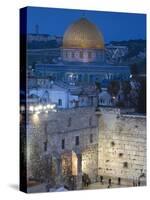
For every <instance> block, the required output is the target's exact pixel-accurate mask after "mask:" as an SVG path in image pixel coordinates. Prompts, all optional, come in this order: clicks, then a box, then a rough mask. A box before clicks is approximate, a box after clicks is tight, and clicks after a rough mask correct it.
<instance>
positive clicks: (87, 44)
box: [63, 18, 104, 49]
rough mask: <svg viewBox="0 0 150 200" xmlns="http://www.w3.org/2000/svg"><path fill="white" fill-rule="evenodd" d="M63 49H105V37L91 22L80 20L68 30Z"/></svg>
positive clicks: (84, 19)
mask: <svg viewBox="0 0 150 200" xmlns="http://www.w3.org/2000/svg"><path fill="white" fill-rule="evenodd" d="M63 48H89V49H90V48H94V49H104V39H103V35H102V33H101V32H100V31H99V30H98V29H97V27H96V26H95V25H94V24H93V23H91V22H90V21H89V20H87V19H86V18H80V19H79V20H77V21H76V22H74V23H73V24H71V25H70V26H69V27H68V29H67V30H66V32H65V34H64V37H63Z"/></svg>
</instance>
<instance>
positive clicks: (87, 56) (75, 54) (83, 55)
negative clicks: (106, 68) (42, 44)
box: [62, 48, 105, 63]
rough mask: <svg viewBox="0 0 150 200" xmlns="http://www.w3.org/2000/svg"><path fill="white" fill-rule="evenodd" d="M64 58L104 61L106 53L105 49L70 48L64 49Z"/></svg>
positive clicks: (65, 59) (79, 60)
mask: <svg viewBox="0 0 150 200" xmlns="http://www.w3.org/2000/svg"><path fill="white" fill-rule="evenodd" d="M62 57H63V60H64V61H66V62H83V63H89V62H104V60H105V54H104V50H103V49H80V48H71V49H70V48H68V49H63V51H62Z"/></svg>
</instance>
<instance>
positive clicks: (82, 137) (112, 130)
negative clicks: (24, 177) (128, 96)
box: [27, 107, 146, 184]
mask: <svg viewBox="0 0 150 200" xmlns="http://www.w3.org/2000/svg"><path fill="white" fill-rule="evenodd" d="M130 112H131V110H129V111H128V110H120V109H116V108H101V110H100V112H95V108H87V107H85V108H76V109H68V110H64V111H63V110H62V111H58V112H56V113H49V114H46V113H45V114H40V115H38V116H34V115H32V116H30V118H29V120H28V121H29V123H28V128H27V136H28V137H27V143H28V145H27V158H28V162H27V164H28V166H27V167H28V177H29V176H31V177H32V176H34V174H37V176H40V177H44V176H45V174H47V173H49V168H50V165H51V162H52V159H53V160H55V161H56V169H54V170H53V171H55V174H56V175H57V176H56V177H58V175H60V174H61V172H62V167H61V164H62V163H61V158H62V155H64V154H65V153H67V152H72V153H73V155H74V156H75V157H76V158H77V166H75V165H76V164H75V163H76V162H74V163H73V167H74V169H76V167H77V171H78V174H80V172H81V171H82V173H86V174H88V175H89V177H90V179H91V182H95V181H96V180H98V178H99V176H100V175H102V176H104V178H107V179H108V177H111V178H112V181H115V182H116V181H117V178H119V177H120V178H121V181H122V183H124V184H126V183H125V181H128V180H130V182H132V181H133V179H134V180H137V178H138V177H139V176H140V175H141V173H145V174H146V118H145V116H142V115H135V114H132V113H131V114H129V113H130ZM127 113H128V114H127ZM77 136H78V137H79V143H78V144H76V137H77ZM63 140H65V142H64V148H62V141H63ZM80 159H81V162H80ZM65 170H67V169H65ZM44 171H45V172H44ZM73 171H74V172H73V173H75V174H76V172H75V170H73ZM56 172H57V173H56ZM40 177H39V178H40ZM46 177H47V176H46ZM55 181H57V180H55ZM123 181H124V182H123ZM80 182H81V180H80ZM58 183H59V179H58Z"/></svg>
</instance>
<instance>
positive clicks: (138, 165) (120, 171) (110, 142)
mask: <svg viewBox="0 0 150 200" xmlns="http://www.w3.org/2000/svg"><path fill="white" fill-rule="evenodd" d="M99 114H100V115H99V147H98V152H99V153H98V174H99V175H102V176H104V177H113V178H114V181H117V179H118V177H120V178H121V179H122V180H124V181H130V182H132V183H133V180H137V179H138V178H139V176H140V175H141V174H142V173H146V118H145V116H142V115H136V114H134V115H132V114H125V112H124V114H123V112H122V113H121V111H120V110H118V109H107V108H105V109H101V111H100V113H99Z"/></svg>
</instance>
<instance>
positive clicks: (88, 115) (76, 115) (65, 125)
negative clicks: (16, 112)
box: [27, 107, 98, 181]
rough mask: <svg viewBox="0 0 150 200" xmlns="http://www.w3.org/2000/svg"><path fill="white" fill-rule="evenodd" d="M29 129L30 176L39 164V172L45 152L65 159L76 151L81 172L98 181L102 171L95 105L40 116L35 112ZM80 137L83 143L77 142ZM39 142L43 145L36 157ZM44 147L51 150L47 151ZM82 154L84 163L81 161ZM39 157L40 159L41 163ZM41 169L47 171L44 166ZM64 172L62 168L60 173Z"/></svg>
mask: <svg viewBox="0 0 150 200" xmlns="http://www.w3.org/2000/svg"><path fill="white" fill-rule="evenodd" d="M27 132H28V147H27V148H28V172H29V173H28V174H29V175H30V176H32V174H33V173H32V172H31V171H32V170H31V169H33V167H34V166H35V165H36V166H37V167H36V168H37V171H39V167H38V165H40V163H41V162H43V160H42V158H44V157H45V155H47V156H49V158H50V157H51V156H53V157H55V158H57V159H60V160H61V158H62V155H63V154H65V153H66V152H73V155H76V157H77V165H78V166H77V168H78V174H79V173H80V169H82V172H84V173H87V174H88V175H89V177H90V179H91V181H95V178H96V176H97V172H98V168H97V167H98V118H97V116H96V115H95V108H87V107H85V108H84V107H83V108H76V109H68V110H64V111H63V110H62V111H58V112H53V113H49V114H47V113H45V114H44V113H43V114H39V115H38V116H36V115H31V116H30V118H29V124H28V131H27ZM76 137H79V144H76ZM63 140H64V141H65V142H64V148H62V141H63ZM45 142H47V144H45ZM35 144H36V146H39V149H38V152H37V155H35V156H34V154H35V153H36V150H37V149H36V150H35V149H34V148H35V147H36V146H35ZM45 145H46V146H47V147H45ZM44 148H47V149H45V150H44ZM38 155H39V156H38ZM80 156H81V163H79V157H80ZM35 159H38V162H36V161H35ZM33 162H35V164H34V163H33ZM49 162H50V161H49ZM60 162H61V161H60ZM73 164H75V163H73ZM60 165H61V163H60ZM64 166H65V165H64ZM75 167H76V166H74V169H75ZM36 168H35V169H36ZM41 168H42V170H41V171H43V169H44V166H43V167H41ZM64 170H67V169H64ZM61 172H62V169H61V167H60V174H61ZM74 173H75V172H74Z"/></svg>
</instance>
